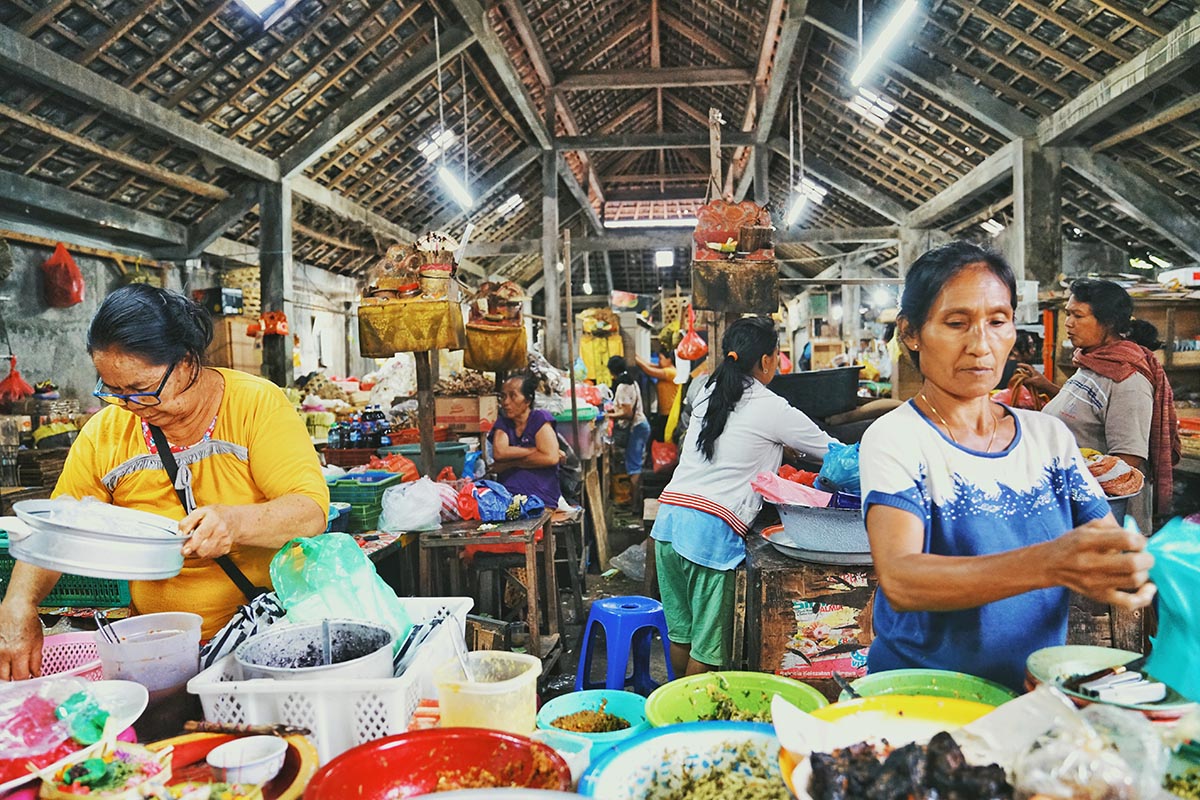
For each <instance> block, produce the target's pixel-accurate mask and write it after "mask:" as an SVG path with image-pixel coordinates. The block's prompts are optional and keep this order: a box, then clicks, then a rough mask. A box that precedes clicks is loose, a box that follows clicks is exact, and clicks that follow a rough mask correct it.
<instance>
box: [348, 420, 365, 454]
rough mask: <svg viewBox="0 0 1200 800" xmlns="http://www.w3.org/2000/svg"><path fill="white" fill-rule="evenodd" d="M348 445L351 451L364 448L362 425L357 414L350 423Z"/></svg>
mask: <svg viewBox="0 0 1200 800" xmlns="http://www.w3.org/2000/svg"><path fill="white" fill-rule="evenodd" d="M347 444H348V445H349V447H350V448H351V449H358V448H360V447H363V446H364V445H363V429H362V423H361V422H360V421H359V420H358V415H357V414H355V415H354V418H353V419H351V421H350V435H349V437H348V438H347Z"/></svg>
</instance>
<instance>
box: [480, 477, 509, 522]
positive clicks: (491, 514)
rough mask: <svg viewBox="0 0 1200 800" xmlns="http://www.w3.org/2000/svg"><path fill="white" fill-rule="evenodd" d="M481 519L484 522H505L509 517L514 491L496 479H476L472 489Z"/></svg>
mask: <svg viewBox="0 0 1200 800" xmlns="http://www.w3.org/2000/svg"><path fill="white" fill-rule="evenodd" d="M471 493H472V495H473V496H474V498H475V504H476V506H477V507H478V509H479V517H478V518H479V519H481V520H483V521H484V522H504V521H505V520H506V519H508V507H509V506H511V505H512V501H513V496H512V493H511V492H509V491H508V489H505V488H504V487H503V486H501V485H500V484H498V483H496V482H495V481H476V482H475V487H474V489H472V492H471Z"/></svg>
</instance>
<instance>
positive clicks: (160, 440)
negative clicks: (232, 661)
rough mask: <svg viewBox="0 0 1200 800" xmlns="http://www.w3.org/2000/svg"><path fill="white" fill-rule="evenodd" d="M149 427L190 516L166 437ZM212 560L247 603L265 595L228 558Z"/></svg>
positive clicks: (151, 426)
mask: <svg viewBox="0 0 1200 800" xmlns="http://www.w3.org/2000/svg"><path fill="white" fill-rule="evenodd" d="M149 427H150V436H151V437H153V439H154V446H155V447H156V448H157V449H158V457H159V459H160V460H161V461H162V465H163V469H165V470H166V471H167V477H168V478H170V479H171V488H173V489H174V490H175V494H176V495H177V496H178V497H179V503H180V505H182V506H183V511H184V513H185V514H190V513H192V509H191V508H188V501H187V492H186V491H184V490H183V489H180V488H179V486H178V482H177V478H178V476H179V464H178V463H177V462H176V461H175V454H174V453H172V452H171V445H170V443H169V442H168V441H167V435H166V434H165V433H163V431H162V428H160V427H158V426H157V425H150V426H149ZM214 560H215V561H216V562H217V566H219V567H220V568H221V570H222V571H223V572H224V573H225V574H226V575H227V576H229V580H231V581H233V583H234V585H235V586H237V588H238V590H239V591H240V592H241V593H242V594H243V595H245V597H246V600H247V601H251V600H253V599H254V598H256V597H258V596H259V595H263V594H266V593H267V589H266V588H265V587H262V586H255V585H254V584H253V583H252V582H251V581H250V579H249V578H247V577H246V573H244V572H242V571H241V570H240V569H238V565H237V564H235V563H233V559H232V558H230V557H229V556H217V557H216V558H215V559H214Z"/></svg>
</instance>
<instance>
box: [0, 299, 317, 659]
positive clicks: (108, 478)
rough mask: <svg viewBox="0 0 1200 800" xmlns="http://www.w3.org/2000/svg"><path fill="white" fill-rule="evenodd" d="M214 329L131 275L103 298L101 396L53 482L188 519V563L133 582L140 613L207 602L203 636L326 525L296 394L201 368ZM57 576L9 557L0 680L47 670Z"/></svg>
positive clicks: (94, 329) (0, 614)
mask: <svg viewBox="0 0 1200 800" xmlns="http://www.w3.org/2000/svg"><path fill="white" fill-rule="evenodd" d="M212 336H213V326H212V321H211V320H210V319H209V317H208V313H207V312H206V311H205V310H204V309H203V308H201V307H200V306H198V305H197V304H195V303H193V302H192V301H191V300H189V299H187V298H186V297H183V296H182V295H179V294H175V293H173V292H168V291H166V290H164V289H159V288H157V287H154V286H149V285H146V284H133V285H131V286H126V287H123V288H121V289H118V290H116V291H115V292H113V293H112V294H110V295H109V296H108V297H107V298H105V300H104V302H103V303H102V304H101V305H100V309H99V310H98V311H97V312H96V316H95V317H93V318H92V323H91V327H90V328H89V329H88V338H87V350H88V354H89V355H90V356H91V357H92V362H93V364H94V365H95V367H96V373H97V375H98V376H99V380H97V382H96V390H95V392H93V394H94V395H95V396H96V397H97V398H98V399H99V400H101V401H102V403H103V408H102V409H101V411H100V412H99V413H97V414H96V415H95V416H93V417H92V418H91V419H89V420H88V422H87V424H86V425H84V426H83V430H81V431H80V432H79V437H78V438H77V439H76V440H75V443H74V445H72V447H71V450H70V452H68V453H67V460H66V464H65V465H64V466H63V471H62V475H61V476H60V477H59V479H58V484H57V485H56V486H55V487H54V492H53V496H54V497H64V496H65V497H74V498H78V499H84V498H94V499H96V500H99V501H100V502H102V503H110V504H112V505H115V506H121V507H123V508H132V509H138V510H141V511H147V512H150V513H153V514H158V515H160V516H163V517H169V518H171V519H175V520H179V532H180V533H181V534H184V535H187V536H188V540H187V541H186V542H185V543H184V544H183V555H184V564H183V570H182V571H181V572H180V573H179V575H177V576H176V577H174V578H170V579H167V580H160V581H133V582H132V583H131V584H130V594H131V595H132V597H133V606H134V609H135V611H136V612H137V613H141V614H147V613H152V612H156V611H192V612H195V613H197V614H199V615H200V616H201V617H202V618H203V623H202V626H201V636H202V637H203V638H205V639H208V638H210V637H212V636H213V635H214V634H216V633H217V632H218V631H219V630H220V629H221V627H222V626H223V625H225V623H226V622H228V621H229V620H230V619H231V618H232V617H233V615H234V612H235V611H236V610H237V609H238V607H239V606H240V605H242V604H243V603H245V602H247V601H248V600H249V599H251V596H252V595H255V594H256V592H257V589H256V587H269V586H270V574H269V571H268V567H269V565H270V563H271V558H272V556H274V555H275V552H276V551H278V550H279V548H281V547H282V546H283V545H284V544H285V543H287V542H288V541H290V540H291V539H293V538H295V537H298V536H314V535H316V534H319V533H321V532H322V531H324V530H325V527H326V514H327V513H328V511H329V489H328V487H327V486H326V485H325V479H324V477H323V476H322V475H321V466H320V463H319V461H318V460H317V454H316V450H314V449H313V446H312V441H311V440H310V439H309V436H308V431H307V430H306V429H305V427H304V423H303V422H302V421H301V419H300V416H299V415H298V414H296V412H295V411H293V410H292V405H291V403H290V402H289V401H288V399H287V396H286V395H284V393H283V392H282V391H281V390H280V388H279V387H278V386H275V385H274V384H272V383H271V382H269V381H266V380H264V379H262V378H259V377H256V376H254V375H247V374H246V373H244V372H237V371H235V370H231V369H216V368H214V367H209V366H206V364H205V352H206V351H207V350H208V347H209V345H210V344H211V343H212ZM160 445H161V446H162V447H161V448H160ZM172 468H173V469H174V472H175V474H174V475H171V474H170V473H169V470H171V469H172ZM58 578H59V575H58V573H57V572H52V571H50V570H47V569H42V568H41V567H36V566H33V565H32V564H26V563H21V562H18V563H17V565H16V566H15V567H14V569H13V574H12V579H11V580H10V581H9V584H8V591H7V593H6V594H5V597H4V602H3V603H2V604H0V681H5V680H19V679H23V678H28V677H31V676H37V675H39V674H41V667H42V663H41V662H42V625H41V623H40V622H39V620H38V614H37V608H38V604H39V603H40V602H41V601H42V600H43V599H44V598H45V597H46V595H47V594H49V593H50V590H51V589H53V588H54V585H55V583H56V582H57V581H58Z"/></svg>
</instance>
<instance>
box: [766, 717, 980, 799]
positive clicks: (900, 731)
mask: <svg viewBox="0 0 1200 800" xmlns="http://www.w3.org/2000/svg"><path fill="white" fill-rule="evenodd" d="M992 710H993V707H992V706H989V705H986V704H984V703H976V702H974V701H972V700H959V699H958V698H954V697H926V696H916V695H900V694H888V695H877V696H874V697H864V698H862V699H860V700H846V701H843V702H840V703H834V704H832V705H828V706H825V707H824V708H818V709H816V710H815V711H812V712H810V713H811V714H812V715H813V716H814V717H816V718H817V719H823V720H825V721H826V722H841V721H843V720H846V721H848V720H856V722H855V724H857V725H861V726H862V727H863V730H864V733H863V736H862V738H863V739H866V738H868V737H871V738H884V739H887V740H888V742H889V743H890V744H892V745H895V746H897V747H900V746H903V745H905V744H908V743H909V742H911V741H916V740H918V739H924V740H928V739H930V738H931V737H932V736H933V734H935V733H937V732H938V731H948V732H949V731H953V730H954V729H956V728H961V727H962V726H963V725H966V724H968V723H971V722H974V721H975V720H977V719H979V718H980V717H982V716H983V715H985V714H987V713H988V712H990V711H992ZM799 763H800V758H799V756H797V755H796V754H795V753H790V752H788V751H787V750H782V749H781V750H780V751H779V770H780V772H782V773H783V780H784V782H785V783H786V784H787V787H788V789H790V790H791V792H792V794H793V795H796V796H799V793H798V792H797V791H796V787H794V786H793V785H792V772H794V771H795V769H796V767H797V766H798V764H799Z"/></svg>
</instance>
